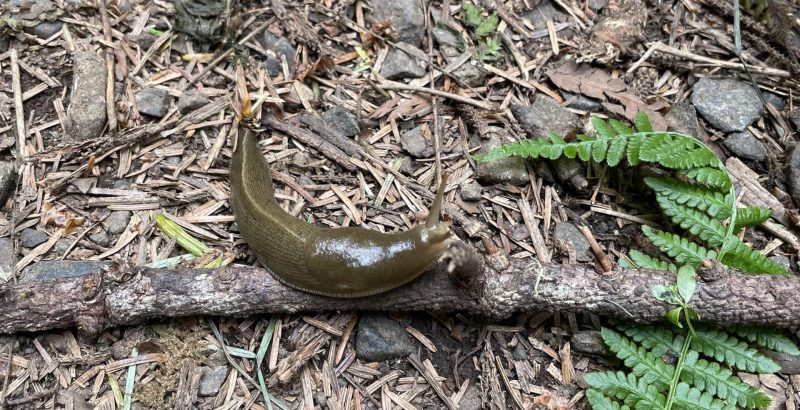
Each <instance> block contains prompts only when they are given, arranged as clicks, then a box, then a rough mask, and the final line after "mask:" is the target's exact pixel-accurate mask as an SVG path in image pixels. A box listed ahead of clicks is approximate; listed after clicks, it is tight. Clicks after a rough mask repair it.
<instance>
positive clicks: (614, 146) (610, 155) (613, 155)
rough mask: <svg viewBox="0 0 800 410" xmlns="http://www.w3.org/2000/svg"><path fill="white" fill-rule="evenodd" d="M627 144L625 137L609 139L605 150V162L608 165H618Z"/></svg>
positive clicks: (623, 155)
mask: <svg viewBox="0 0 800 410" xmlns="http://www.w3.org/2000/svg"><path fill="white" fill-rule="evenodd" d="M626 145H628V138H627V137H619V138H615V139H613V140H611V142H610V143H609V145H608V151H607V152H606V162H607V163H608V166H610V167H615V166H617V165H619V163H620V161H622V158H624V157H625V146H626Z"/></svg>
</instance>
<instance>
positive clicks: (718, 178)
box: [678, 167, 731, 191]
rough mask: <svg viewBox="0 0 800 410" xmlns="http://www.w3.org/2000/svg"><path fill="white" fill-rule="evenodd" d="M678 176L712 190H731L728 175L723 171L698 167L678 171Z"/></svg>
mask: <svg viewBox="0 0 800 410" xmlns="http://www.w3.org/2000/svg"><path fill="white" fill-rule="evenodd" d="M678 174H679V175H683V176H685V177H687V178H689V179H692V180H694V181H697V182H699V183H701V184H704V185H708V186H709V187H712V188H717V189H721V190H724V191H727V190H729V189H730V188H731V179H730V178H729V177H728V173H727V172H726V171H725V170H724V169H719V168H714V167H700V168H691V169H685V170H680V171H678Z"/></svg>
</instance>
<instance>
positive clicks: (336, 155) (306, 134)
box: [261, 114, 356, 171]
mask: <svg viewBox="0 0 800 410" xmlns="http://www.w3.org/2000/svg"><path fill="white" fill-rule="evenodd" d="M261 125H264V126H267V127H270V128H273V129H275V130H277V131H280V132H282V133H284V134H286V135H289V136H291V137H292V138H296V139H297V140H299V141H300V142H302V143H303V144H306V145H308V146H309V147H311V148H314V149H316V150H318V151H319V152H321V153H322V155H324V156H326V157H328V158H330V159H331V160H333V161H334V162H336V163H337V164H339V165H340V166H341V167H342V168H344V169H346V170H348V171H355V170H356V166H355V165H353V163H352V162H350V156H349V155H347V153H346V152H344V151H342V150H341V149H340V148H339V147H337V146H336V145H334V144H333V143H331V142H329V141H326V140H323V139H322V138H320V137H319V136H318V135H316V134H314V133H312V132H310V131H308V130H306V129H305V128H301V127H298V126H296V125H295V124H293V123H290V122H287V121H283V120H280V119H278V118H277V117H275V116H274V115H271V114H267V115H265V116H264V118H262V120H261Z"/></svg>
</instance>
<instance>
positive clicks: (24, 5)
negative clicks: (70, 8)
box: [9, 0, 56, 20]
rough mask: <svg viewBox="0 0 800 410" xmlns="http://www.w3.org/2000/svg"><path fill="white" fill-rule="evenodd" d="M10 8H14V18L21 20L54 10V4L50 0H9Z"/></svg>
mask: <svg viewBox="0 0 800 410" xmlns="http://www.w3.org/2000/svg"><path fill="white" fill-rule="evenodd" d="M9 5H10V6H11V7H10V9H11V10H15V11H16V13H18V14H14V18H18V19H22V20H36V19H38V18H41V17H42V15H44V14H46V13H50V12H52V11H54V10H55V8H56V7H55V5H54V4H53V2H52V1H50V0H11V2H10V3H9Z"/></svg>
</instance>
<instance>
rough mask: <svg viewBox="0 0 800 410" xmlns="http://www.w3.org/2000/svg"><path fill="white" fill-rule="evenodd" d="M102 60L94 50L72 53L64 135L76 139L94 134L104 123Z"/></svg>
mask: <svg viewBox="0 0 800 410" xmlns="http://www.w3.org/2000/svg"><path fill="white" fill-rule="evenodd" d="M105 89H106V64H105V61H104V60H103V57H101V56H100V55H99V54H97V53H94V52H78V53H75V57H74V62H73V67H72V93H71V96H70V101H69V106H68V107H67V121H66V122H67V123H66V128H67V135H69V136H70V137H72V138H73V139H74V140H77V141H84V140H87V139H91V138H95V137H97V136H99V135H100V132H102V131H103V127H105V125H106V118H107V117H106V94H105Z"/></svg>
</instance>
